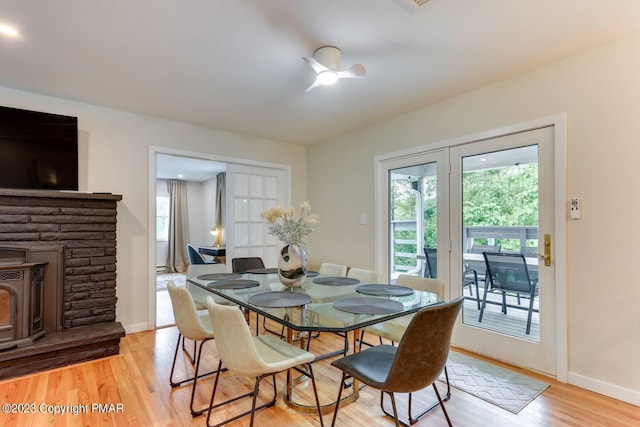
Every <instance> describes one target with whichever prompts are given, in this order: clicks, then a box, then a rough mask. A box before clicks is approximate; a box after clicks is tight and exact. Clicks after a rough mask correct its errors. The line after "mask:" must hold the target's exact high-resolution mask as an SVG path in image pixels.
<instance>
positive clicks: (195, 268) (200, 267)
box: [186, 264, 227, 310]
mask: <svg viewBox="0 0 640 427" xmlns="http://www.w3.org/2000/svg"><path fill="white" fill-rule="evenodd" d="M226 272H227V269H226V267H225V265H224V264H189V266H188V267H187V283H186V288H187V290H188V291H189V292H190V293H191V296H192V297H193V302H195V304H196V308H197V309H198V310H205V309H206V308H207V296H209V295H211V292H207V291H205V290H204V289H202V288H201V287H199V286H196V285H194V284H191V283H189V279H190V278H192V277H198V276H200V275H202V274H213V273H226ZM222 300H224V298H220V301H218V302H219V303H223V302H222ZM216 301H217V300H216ZM225 301H227V300H225Z"/></svg>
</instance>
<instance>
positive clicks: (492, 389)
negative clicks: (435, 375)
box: [439, 351, 549, 414]
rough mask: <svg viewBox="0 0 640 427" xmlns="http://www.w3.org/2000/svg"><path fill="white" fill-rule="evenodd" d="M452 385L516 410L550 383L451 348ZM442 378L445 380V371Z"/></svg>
mask: <svg viewBox="0 0 640 427" xmlns="http://www.w3.org/2000/svg"><path fill="white" fill-rule="evenodd" d="M447 372H448V373H449V383H450V384H451V386H452V387H455V388H457V389H459V390H462V391H464V392H466V393H469V394H471V395H473V396H476V397H478V398H480V399H482V400H485V401H487V402H489V403H492V404H494V405H496V406H499V407H501V408H503V409H506V410H507V411H509V412H512V413H514V414H517V413H518V412H520V411H521V410H522V409H523V408H524V407H525V406H527V405H528V404H529V403H530V402H532V401H533V399H535V398H536V397H538V396H539V395H540V394H541V393H542V392H543V391H545V390H546V389H547V387H549V384H547V383H544V382H542V381H538V380H535V379H533V378H530V377H527V376H525V375H522V374H518V373H516V372H512V371H510V370H508V369H504V368H501V367H499V366H495V365H492V364H491V363H487V362H484V361H482V360H478V359H475V358H473V357H469V356H466V355H464V354H461V353H458V352H455V351H451V352H449V360H448V361H447ZM439 379H440V381H442V382H445V377H444V372H443V373H442V374H441V376H440V378H439Z"/></svg>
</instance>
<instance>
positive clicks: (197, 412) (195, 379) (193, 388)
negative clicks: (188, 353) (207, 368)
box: [189, 340, 227, 418]
mask: <svg viewBox="0 0 640 427" xmlns="http://www.w3.org/2000/svg"><path fill="white" fill-rule="evenodd" d="M206 341H208V340H204V341H203V342H202V343H201V344H200V349H199V350H198V356H197V358H196V368H195V373H194V376H193V384H192V386H191V401H190V403H189V409H191V416H192V417H194V418H195V417H198V416H200V415H202V414H204V413H205V412H206V411H208V410H209V407H208V406H206V407H204V408H202V409H193V401H194V399H195V396H196V383H197V382H198V378H202V377H205V376H208V375H211V374H213V373H216V374H217V373H218V372H219V371H220V370H222V371H223V372H224V371H226V370H227V369H226V368H222V366H221V363H218V369H216V370H215V371H211V372H207V373H205V374H202V375H199V374H198V371H199V370H200V358H201V357H202V348H203V347H204V343H205V342H206Z"/></svg>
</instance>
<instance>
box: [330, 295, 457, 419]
mask: <svg viewBox="0 0 640 427" xmlns="http://www.w3.org/2000/svg"><path fill="white" fill-rule="evenodd" d="M463 300H464V298H463V297H458V298H456V299H454V300H452V301H450V302H447V303H443V304H439V305H434V306H431V307H426V308H423V309H422V310H420V311H419V312H417V313H416V314H415V316H414V317H413V319H412V320H411V323H409V325H408V326H407V329H406V331H405V333H404V335H403V336H402V339H401V340H400V342H399V343H398V346H397V347H394V346H390V345H378V346H375V347H370V348H367V349H365V350H362V351H360V352H358V353H354V354H351V355H349V356H345V357H343V358H340V359H337V360H334V361H333V362H331V365H333V366H335V367H337V368H338V369H340V370H342V372H343V373H342V381H341V382H340V387H339V391H338V398H337V401H340V398H341V396H342V389H343V382H344V380H345V378H346V377H348V376H351V377H352V378H353V379H355V380H358V381H361V382H363V383H364V384H366V385H368V386H370V387H372V388H374V389H378V390H380V392H381V397H380V406H381V408H382V410H383V412H384V413H385V414H386V415H387V416H390V417H393V418H394V420H395V421H396V426H398V425H399V422H400V421H399V418H398V411H397V409H396V404H395V396H394V393H413V392H416V391H418V390H422V389H424V388H425V387H427V386H428V385H429V384H431V385H432V386H433V389H434V391H435V393H436V396H437V398H438V403H439V405H440V407H441V408H442V411H443V412H444V415H445V418H446V419H447V422H448V424H449V425H451V420H450V419H449V415H448V414H447V410H446V409H445V407H444V402H443V400H442V398H441V397H440V393H439V391H438V388H437V387H436V384H435V383H436V380H437V379H438V377H439V376H440V373H441V372H442V370H443V369H444V367H445V364H446V363H447V357H448V355H449V346H450V344H451V334H452V331H453V326H454V324H455V321H456V318H457V317H458V313H459V312H460V308H461V306H462V302H463ZM385 394H387V395H389V396H390V398H391V404H392V408H393V413H389V412H388V411H387V410H386V409H385V408H384V395H385ZM339 406H340V405H336V407H335V410H334V413H333V421H332V424H331V425H332V426H333V425H334V424H335V421H336V418H337V415H338V408H339Z"/></svg>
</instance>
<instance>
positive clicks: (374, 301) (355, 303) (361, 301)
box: [333, 297, 404, 314]
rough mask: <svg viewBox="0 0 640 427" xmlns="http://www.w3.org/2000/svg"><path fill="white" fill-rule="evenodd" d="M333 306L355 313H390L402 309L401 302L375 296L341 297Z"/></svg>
mask: <svg viewBox="0 0 640 427" xmlns="http://www.w3.org/2000/svg"><path fill="white" fill-rule="evenodd" d="M333 307H334V308H335V309H337V310H340V311H346V312H348V313H355V314H391V313H397V312H399V311H402V310H403V309H404V306H403V305H402V303H401V302H398V301H394V300H392V299H386V298H376V297H351V298H342V299H339V300H337V301H336V302H334V303H333Z"/></svg>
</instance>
